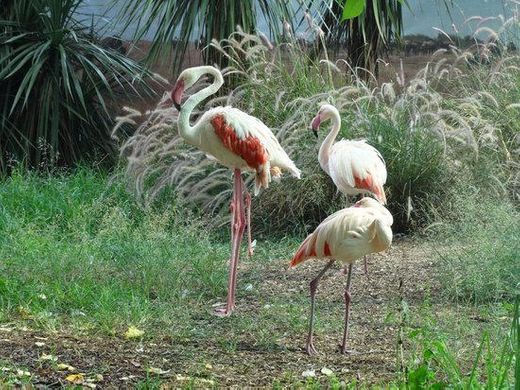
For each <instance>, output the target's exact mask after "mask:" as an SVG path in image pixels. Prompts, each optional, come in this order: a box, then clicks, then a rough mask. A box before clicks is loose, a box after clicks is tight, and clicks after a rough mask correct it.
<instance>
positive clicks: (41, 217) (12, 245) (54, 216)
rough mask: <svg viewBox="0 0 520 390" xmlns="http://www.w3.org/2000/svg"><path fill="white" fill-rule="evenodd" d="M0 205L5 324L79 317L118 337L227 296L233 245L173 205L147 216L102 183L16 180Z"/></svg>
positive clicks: (74, 178) (99, 179) (89, 175)
mask: <svg viewBox="0 0 520 390" xmlns="http://www.w3.org/2000/svg"><path fill="white" fill-rule="evenodd" d="M0 204H1V205H2V206H1V207H2V209H1V214H0V231H1V232H2V233H1V237H0V258H1V259H2V276H1V277H0V292H1V294H0V297H1V298H0V299H1V301H2V314H1V316H2V318H3V320H6V319H7V318H9V317H11V316H12V315H13V313H16V312H17V311H21V312H24V311H28V312H30V313H32V314H31V315H32V316H34V317H35V318H36V319H41V320H42V321H43V320H45V322H47V323H48V322H51V323H52V322H53V319H54V320H55V321H58V322H59V320H58V319H59V318H61V317H65V318H67V319H69V320H71V321H73V320H74V318H76V317H78V316H79V317H85V318H86V319H88V322H92V323H93V324H95V325H96V326H101V328H103V329H104V330H106V331H111V330H112V329H114V328H118V326H119V327H121V326H123V324H127V323H136V324H139V323H146V322H149V321H157V320H158V319H163V320H165V319H166V318H168V317H169V314H171V313H170V312H171V311H172V310H174V309H173V308H174V307H175V306H176V305H177V304H180V303H182V304H183V305H185V304H187V302H190V303H193V304H197V302H199V301H200V300H201V299H211V298H214V297H216V296H222V295H224V293H225V283H226V274H227V270H226V265H225V261H223V259H225V258H226V257H227V256H228V245H225V244H223V243H215V242H211V241H210V240H209V238H208V235H205V234H201V232H202V231H203V230H202V229H201V228H200V226H199V227H197V226H196V225H197V224H198V223H199V222H197V221H196V220H195V221H189V222H186V221H185V219H183V216H181V214H180V212H179V211H178V210H176V209H175V205H173V204H172V205H171V206H167V207H163V208H162V209H161V210H159V211H153V210H150V211H149V212H144V211H143V210H141V209H140V208H138V207H137V206H136V205H135V203H134V202H133V200H132V199H131V198H130V197H129V196H128V195H127V193H126V192H125V190H124V188H123V187H122V186H121V185H120V184H109V181H108V179H107V177H106V176H105V175H103V174H96V173H95V172H92V171H89V170H82V169H80V170H79V171H78V172H76V173H75V174H74V175H70V176H66V175H58V176H55V177H40V176H37V175H32V174H29V175H21V174H18V173H17V174H15V175H13V176H12V177H11V178H10V179H8V180H7V181H6V182H5V183H4V184H3V185H2V186H1V189H0ZM183 302H184V303H183ZM22 308H23V309H22ZM82 321H83V319H82ZM159 321H160V320H159Z"/></svg>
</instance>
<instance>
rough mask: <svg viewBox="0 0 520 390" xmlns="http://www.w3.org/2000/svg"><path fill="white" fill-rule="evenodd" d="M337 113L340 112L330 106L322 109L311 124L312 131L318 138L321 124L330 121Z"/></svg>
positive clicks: (325, 105) (324, 106) (323, 106)
mask: <svg viewBox="0 0 520 390" xmlns="http://www.w3.org/2000/svg"><path fill="white" fill-rule="evenodd" d="M337 112H338V110H337V109H336V107H334V106H332V105H330V104H324V105H322V106H321V107H320V110H319V111H318V113H317V114H316V116H315V117H314V118H313V119H312V122H311V129H312V132H313V133H314V135H315V136H316V138H318V129H319V128H320V125H321V122H325V121H328V120H329V119H330V118H332V117H333V116H334V114H335V113H337Z"/></svg>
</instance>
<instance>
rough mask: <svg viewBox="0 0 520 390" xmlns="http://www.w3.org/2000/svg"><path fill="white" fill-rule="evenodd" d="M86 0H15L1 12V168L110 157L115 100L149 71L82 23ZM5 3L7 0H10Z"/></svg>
mask: <svg viewBox="0 0 520 390" xmlns="http://www.w3.org/2000/svg"><path fill="white" fill-rule="evenodd" d="M82 2H83V0H66V1H61V0H51V1H44V0H34V1H33V0H16V1H12V0H9V1H7V3H5V2H3V3H2V8H1V10H0V26H1V27H0V145H1V150H0V170H1V171H4V172H5V171H6V170H7V169H8V168H9V164H10V161H12V160H15V161H18V162H23V163H24V164H25V165H27V166H32V167H40V166H41V165H43V164H49V165H54V164H56V163H58V164H61V165H63V164H66V165H71V164H73V163H75V162H77V161H80V160H82V159H89V158H90V159H95V160H98V161H102V160H104V159H105V160H106V159H107V157H109V158H108V160H110V157H111V156H112V154H113V152H114V144H113V142H112V140H111V139H110V129H111V128H112V126H113V121H112V118H111V115H112V113H111V112H110V99H111V98H113V97H115V96H117V95H121V94H125V93H126V92H127V91H132V90H134V91H135V87H136V85H140V86H141V87H142V88H141V90H143V88H144V90H148V89H147V88H146V86H145V84H144V83H142V81H143V77H145V76H146V72H145V71H144V70H143V68H141V67H140V66H139V65H138V64H136V63H135V62H133V61H132V60H130V59H129V58H128V57H126V56H125V55H123V54H121V53H120V52H118V51H117V50H112V49H109V48H103V47H102V46H101V45H100V41H99V39H98V37H97V36H96V35H95V32H94V29H93V27H91V28H88V27H86V26H84V25H83V24H82V23H81V22H79V21H78V20H77V19H76V18H77V17H78V13H77V10H78V7H80V5H81V4H82ZM4 3H5V4H4Z"/></svg>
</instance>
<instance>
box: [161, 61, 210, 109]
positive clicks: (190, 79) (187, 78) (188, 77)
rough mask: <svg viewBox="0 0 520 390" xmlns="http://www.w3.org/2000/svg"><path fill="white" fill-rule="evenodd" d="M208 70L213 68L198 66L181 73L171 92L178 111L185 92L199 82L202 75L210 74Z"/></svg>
mask: <svg viewBox="0 0 520 390" xmlns="http://www.w3.org/2000/svg"><path fill="white" fill-rule="evenodd" d="M208 68H213V67H210V66H197V67H194V68H188V69H185V70H183V71H182V72H181V74H180V75H179V77H178V78H177V81H176V82H175V86H174V87H173V89H172V92H171V99H172V100H173V105H174V106H175V108H176V109H177V111H180V110H181V101H182V96H183V95H184V91H186V90H187V89H188V88H190V87H191V86H193V84H195V83H196V82H197V80H198V79H200V78H201V77H202V75H204V74H206V73H208V72H209V69H208ZM215 70H216V69H215Z"/></svg>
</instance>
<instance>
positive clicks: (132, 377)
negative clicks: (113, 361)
mask: <svg viewBox="0 0 520 390" xmlns="http://www.w3.org/2000/svg"><path fill="white" fill-rule="evenodd" d="M134 378H137V375H128V376H123V377H121V378H119V379H121V380H122V381H129V380H132V379H134Z"/></svg>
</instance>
